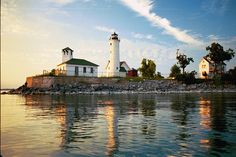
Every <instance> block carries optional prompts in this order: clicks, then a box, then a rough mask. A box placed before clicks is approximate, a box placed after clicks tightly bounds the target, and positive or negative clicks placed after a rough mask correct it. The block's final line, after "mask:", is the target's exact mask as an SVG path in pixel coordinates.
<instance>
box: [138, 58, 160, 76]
mask: <svg viewBox="0 0 236 157" xmlns="http://www.w3.org/2000/svg"><path fill="white" fill-rule="evenodd" d="M138 70H139V71H140V72H141V74H142V77H149V78H153V77H154V75H155V71H156V64H155V63H154V61H152V60H150V59H148V60H147V59H146V58H143V60H142V62H141V67H140V68H139V69H138Z"/></svg>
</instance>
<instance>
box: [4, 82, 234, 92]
mask: <svg viewBox="0 0 236 157" xmlns="http://www.w3.org/2000/svg"><path fill="white" fill-rule="evenodd" d="M168 93H170V94H171V93H173V94H181V93H236V85H234V84H224V85H221V86H216V85H214V84H212V83H199V84H196V83H195V84H189V85H187V84H183V83H181V82H177V81H167V80H145V81H140V82H116V83H106V84H105V83H97V84H92V83H69V84H68V83H67V84H61V85H58V84H56V85H53V86H51V87H47V88H36V87H27V86H26V85H22V86H20V87H19V88H17V89H12V90H10V91H8V92H3V93H1V94H22V95H36V94H39V95H76V94H168Z"/></svg>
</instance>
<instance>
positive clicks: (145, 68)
mask: <svg viewBox="0 0 236 157" xmlns="http://www.w3.org/2000/svg"><path fill="white" fill-rule="evenodd" d="M206 50H207V51H208V54H207V55H206V57H209V58H210V60H211V61H213V63H214V67H215V68H214V72H213V73H214V77H213V80H218V81H219V82H220V83H222V81H226V82H230V83H235V84H236V67H234V68H233V69H230V70H229V71H228V72H226V73H222V72H221V73H218V72H217V68H216V67H219V66H223V64H224V61H229V60H231V59H232V58H233V57H234V55H235V52H234V50H233V49H230V48H229V49H228V50H226V51H225V50H224V48H223V46H221V45H220V44H219V43H215V42H213V43H212V44H211V45H210V46H207V47H206ZM176 60H177V63H176V64H174V65H173V66H172V67H171V69H170V75H169V77H170V78H174V79H176V80H178V81H182V82H183V83H186V84H192V83H195V82H196V78H195V76H196V74H197V72H196V71H191V72H186V71H185V68H186V67H187V66H188V65H189V64H190V63H191V62H194V60H193V58H191V57H187V55H185V54H180V53H178V50H177V55H176ZM181 69H182V73H181ZM138 70H139V71H140V73H141V75H142V77H144V78H157V79H162V78H164V77H163V76H162V75H161V73H160V72H157V73H156V64H155V62H154V61H153V60H150V59H146V58H144V59H143V60H142V62H141V67H140V68H139V69H138Z"/></svg>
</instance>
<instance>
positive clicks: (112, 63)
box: [106, 32, 120, 77]
mask: <svg viewBox="0 0 236 157" xmlns="http://www.w3.org/2000/svg"><path fill="white" fill-rule="evenodd" d="M119 44H120V40H119V38H118V34H116V33H115V32H114V33H113V34H111V37H110V38H109V60H108V64H107V66H106V71H107V76H108V77H116V76H120V50H119Z"/></svg>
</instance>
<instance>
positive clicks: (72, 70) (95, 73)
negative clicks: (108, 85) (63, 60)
mask: <svg viewBox="0 0 236 157" xmlns="http://www.w3.org/2000/svg"><path fill="white" fill-rule="evenodd" d="M63 67H64V69H65V71H66V75H67V76H76V75H75V67H78V76H85V77H97V76H98V68H97V67H96V66H83V65H72V64H62V65H60V66H58V68H57V69H58V70H59V69H63ZM84 67H86V73H84V71H83V69H84ZM91 68H93V73H91Z"/></svg>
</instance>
